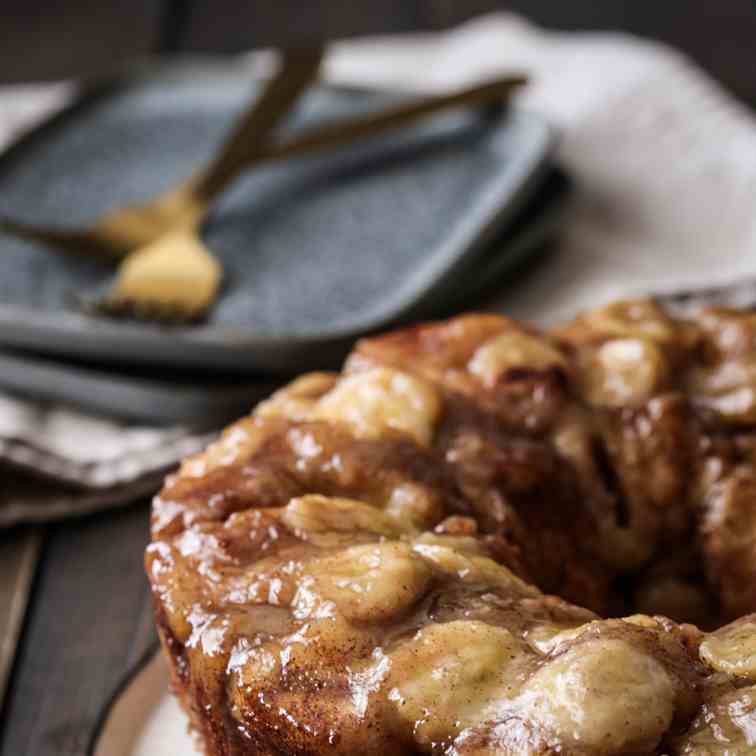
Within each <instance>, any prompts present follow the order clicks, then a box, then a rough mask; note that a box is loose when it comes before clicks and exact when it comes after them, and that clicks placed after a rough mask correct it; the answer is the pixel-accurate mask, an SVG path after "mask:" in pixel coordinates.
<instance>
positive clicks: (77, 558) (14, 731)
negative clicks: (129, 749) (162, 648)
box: [0, 502, 155, 756]
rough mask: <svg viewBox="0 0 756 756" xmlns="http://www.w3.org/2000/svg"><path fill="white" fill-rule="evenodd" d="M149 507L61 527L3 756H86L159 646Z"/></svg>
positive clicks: (42, 579)
mask: <svg viewBox="0 0 756 756" xmlns="http://www.w3.org/2000/svg"><path fill="white" fill-rule="evenodd" d="M147 540H148V507H147V504H146V502H145V503H143V504H139V505H136V506H134V507H132V508H129V509H126V510H122V511H115V512H111V513H107V514H104V515H98V516H95V517H90V518H87V519H84V520H76V521H71V522H68V523H64V524H60V525H57V526H53V527H51V528H50V529H49V535H48V539H47V542H46V544H45V547H44V549H43V553H42V558H41V561H40V564H39V568H38V575H37V579H36V583H35V586H34V593H33V599H32V602H31V606H30V609H29V613H28V616H27V620H26V626H25V630H24V634H23V638H22V641H21V644H20V646H19V652H18V656H17V659H16V664H15V667H14V670H13V674H12V677H11V685H10V689H9V692H8V696H7V699H6V703H5V708H4V712H3V717H2V731H1V732H0V754H2V755H3V756H80V755H81V754H83V749H84V748H85V746H86V742H87V738H88V737H89V733H90V732H91V730H92V728H93V725H94V723H95V721H96V718H97V715H98V713H99V711H100V709H101V707H102V705H103V703H104V702H105V701H106V699H107V697H108V695H109V694H110V693H111V691H112V690H113V689H114V687H115V685H116V684H117V683H118V681H119V680H120V678H121V677H122V676H123V674H124V673H125V672H126V670H127V669H128V668H129V667H130V666H131V665H132V664H133V663H134V662H135V661H136V660H137V659H139V657H140V656H141V655H142V654H143V653H144V651H145V650H146V648H147V647H148V646H149V645H150V644H151V643H153V642H154V640H155V634H154V629H153V623H152V613H151V606H150V599H149V592H148V588H147V581H146V578H145V576H144V568H143V566H142V555H143V551H144V547H145V545H146V543H147Z"/></svg>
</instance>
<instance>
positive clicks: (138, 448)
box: [0, 14, 756, 526]
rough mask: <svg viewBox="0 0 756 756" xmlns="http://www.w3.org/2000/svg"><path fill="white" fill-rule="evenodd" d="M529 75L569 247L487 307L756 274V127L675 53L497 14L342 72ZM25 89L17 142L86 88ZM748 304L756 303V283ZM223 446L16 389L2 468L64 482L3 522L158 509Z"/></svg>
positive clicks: (369, 56)
mask: <svg viewBox="0 0 756 756" xmlns="http://www.w3.org/2000/svg"><path fill="white" fill-rule="evenodd" d="M512 70H517V71H524V72H526V73H528V74H529V75H530V76H531V77H532V83H531V84H529V86H528V87H527V88H526V89H525V90H524V91H523V92H522V94H521V95H520V96H519V102H518V104H519V105H520V106H522V107H526V108H531V109H533V110H537V111H539V112H541V113H543V114H545V115H546V116H547V117H548V118H549V119H551V120H552V121H553V122H554V123H555V124H556V125H557V126H559V127H560V128H561V129H562V131H563V141H562V144H561V147H560V159H561V161H562V163H563V164H564V165H565V166H566V168H567V169H568V171H569V172H570V174H571V175H572V177H573V179H574V180H575V183H576V191H575V195H574V198H573V200H572V202H571V206H570V209H569V213H568V218H567V222H566V226H565V229H564V233H563V236H562V238H561V240H560V243H559V245H558V249H557V250H556V253H555V254H553V255H551V256H550V257H549V258H548V260H547V261H545V262H544V263H543V264H541V265H538V266H536V267H535V268H534V270H533V271H532V272H529V273H528V274H527V276H525V277H523V278H522V279H519V280H517V281H516V282H514V284H513V285H511V286H509V287H507V288H506V290H502V292H501V296H499V297H497V298H496V299H495V301H494V302H492V303H486V307H487V308H489V309H496V310H500V311H502V312H506V313H507V314H511V315H513V316H515V317H520V318H525V319H528V320H531V321H534V322H537V323H540V324H548V323H551V322H554V321H556V320H561V319H564V318H567V317H569V316H571V315H572V314H573V313H574V312H576V311H577V310H579V309H581V308H585V307H591V306H594V305H598V304H601V303H603V302H606V301H608V300H611V299H614V298H617V297H623V296H631V295H633V294H639V293H649V292H652V293H664V292H671V291H676V290H680V289H685V290H696V289H701V288H709V287H711V286H716V285H720V284H721V285H725V284H729V283H732V282H734V281H739V282H743V281H746V282H747V281H748V280H749V279H750V278H751V277H752V276H756V213H755V212H754V196H756V119H755V118H754V115H753V114H752V113H751V112H750V111H749V110H747V109H746V108H745V106H743V105H741V104H739V103H738V102H736V101H735V100H734V98H732V97H731V96H730V95H728V94H727V93H726V92H725V91H724V90H723V89H722V88H721V87H720V86H719V85H718V84H716V83H715V82H714V81H713V80H712V79H711V78H710V77H709V76H708V75H707V74H705V73H704V72H702V71H701V70H700V69H698V68H697V67H696V66H695V65H694V64H693V63H691V62H690V61H688V60H687V59H686V58H685V57H683V56H682V55H680V54H679V53H677V52H675V51H673V50H671V49H669V48H667V47H664V46H662V45H659V44H656V43H651V42H647V41H644V40H640V39H637V38H635V37H631V36H628V35H623V34H614V33H596V32H591V33H552V32H546V31H543V30H541V29H537V28H535V27H533V26H531V25H530V24H528V23H527V22H525V21H523V20H522V19H520V18H518V17H514V16H511V15H507V14H496V15H491V16H486V17H483V18H480V19H477V20H475V21H473V22H471V23H468V24H465V25H464V26H462V27H459V28H458V29H456V30H453V31H451V32H445V33H442V34H425V35H417V36H407V37H402V38H380V39H372V40H361V41H356V42H345V43H340V44H338V45H335V46H334V48H333V50H332V52H331V54H330V55H329V58H328V60H327V61H326V78H328V79H330V80H332V81H335V82H339V83H350V84H359V85H363V86H364V85H375V86H379V87H396V88H404V89H408V88H409V89H413V90H418V91H438V90H441V89H444V88H447V87H450V86H458V85H462V84H465V83H468V82H470V81H472V80H475V79H480V78H485V77H489V76H492V75H494V74H496V73H499V72H501V71H512ZM20 93H21V90H20V89H19V88H17V87H14V88H13V90H12V91H10V92H8V91H5V92H4V91H3V90H0V148H1V147H2V143H3V141H5V142H7V141H8V140H9V139H10V134H11V132H12V131H13V132H15V131H17V130H18V129H19V128H21V127H25V126H27V125H28V124H29V123H30V122H31V121H32V120H34V119H35V118H38V117H40V115H41V114H42V113H47V112H49V111H50V109H52V108H55V107H59V106H60V105H61V103H62V102H64V101H65V99H66V97H69V96H70V89H67V88H66V87H62V88H61V87H60V86H59V87H58V88H57V89H47V88H45V87H41V88H35V91H32V89H27V88H23V93H22V94H23V97H21V96H19V95H20ZM14 103H15V104H14ZM752 291H753V296H752V298H751V292H752ZM740 296H741V297H745V300H746V301H752V299H753V300H756V286H754V287H753V288H752V287H751V286H750V284H749V283H746V284H744V285H743V286H741V290H740ZM741 301H742V300H741ZM206 441H207V437H206V436H196V435H193V434H192V433H191V432H189V431H188V430H186V429H181V428H171V429H151V428H140V427H134V426H131V425H125V424H123V423H118V422H114V421H112V420H110V419H107V418H95V417H92V416H89V415H85V414H82V413H80V412H77V411H73V410H70V409H67V408H63V407H59V406H49V405H46V404H39V403H35V402H32V401H29V400H25V399H20V398H16V397H10V396H1V395H0V461H2V460H5V461H6V462H9V463H11V464H13V465H14V466H15V467H19V466H20V467H23V468H26V469H31V470H34V471H37V472H38V473H40V472H41V473H43V475H44V476H45V477H47V478H48V479H50V478H52V479H54V480H55V481H56V484H55V485H49V484H48V485H46V484H45V483H44V482H36V483H35V487H34V489H32V488H30V487H29V485H28V481H26V479H25V478H21V479H19V478H18V476H10V475H7V476H4V480H6V486H5V488H6V490H4V492H3V496H2V500H0V526H1V525H8V524H11V523H13V522H19V521H23V520H26V519H34V520H41V519H52V518H57V517H62V516H65V515H67V514H74V513H80V512H82V511H92V510H95V509H99V508H103V507H108V506H114V505H116V504H123V503H125V502H127V501H129V500H132V499H134V498H138V497H141V496H143V495H145V493H147V492H149V491H150V490H153V489H154V488H155V487H156V486H157V484H158V483H157V482H158V480H159V478H160V475H161V474H162V472H163V471H164V470H165V469H166V468H167V467H170V466H171V465H173V464H175V463H176V462H177V461H178V459H180V457H181V456H183V455H185V454H186V453H189V452H190V451H193V450H194V449H196V448H200V447H201V446H202V445H204V444H205V443H206ZM57 481H63V482H65V483H66V484H67V485H68V486H69V488H68V490H67V492H66V493H65V494H61V493H60V490H61V489H60V485H58V484H57ZM32 490H33V493H32Z"/></svg>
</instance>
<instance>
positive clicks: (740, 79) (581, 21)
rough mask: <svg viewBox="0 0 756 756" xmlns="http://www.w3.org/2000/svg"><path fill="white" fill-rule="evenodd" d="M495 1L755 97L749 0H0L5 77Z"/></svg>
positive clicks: (454, 18)
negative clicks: (611, 39)
mask: <svg viewBox="0 0 756 756" xmlns="http://www.w3.org/2000/svg"><path fill="white" fill-rule="evenodd" d="M497 8H506V9H512V10H515V11H518V12H520V13H523V14H524V15H526V16H529V17H530V18H532V19H534V20H536V21H538V22H541V23H544V24H546V25H548V26H552V27H557V28H565V29H571V28H585V29H623V30H627V31H632V32H635V33H637V34H642V35H645V36H649V37H654V38H657V39H661V40H665V41H667V42H670V43H672V44H674V45H676V46H677V47H680V48H681V49H683V50H685V51H686V52H688V53H689V54H690V55H691V56H692V57H693V58H695V59H696V60H697V61H698V62H699V63H701V64H702V65H703V66H704V67H706V68H707V69H708V70H709V71H711V72H712V73H713V74H714V76H716V77H717V78H718V79H720V80H721V81H722V82H724V83H725V84H726V85H727V86H728V87H729V88H730V89H731V90H732V91H734V92H736V93H737V94H738V95H739V96H740V97H741V98H743V99H744V100H746V101H748V102H749V103H751V104H756V2H754V0H661V1H659V0H656V2H649V0H635V1H634V2H630V1H629V0H600V1H599V0H512V1H510V2H502V1H501V0H498V2H497V0H369V1H367V0H366V1H365V2H359V0H331V1H330V2H329V0H257V2H249V1H247V2H244V1H243V0H242V1H235V0H128V2H118V1H117V0H110V2H108V1H107V0H106V1H105V2H102V0H46V1H45V2H40V1H39V0H36V1H35V0H0V80H1V79H5V80H11V79H12V80H19V79H26V78H36V77H43V78H44V77H51V76H53V77H54V76H65V75H68V74H71V73H77V72H79V71H81V70H82V69H85V70H91V69H92V68H94V69H102V68H108V67H112V66H117V65H118V64H119V63H120V62H122V61H123V60H124V59H125V58H128V57H129V56H133V55H142V54H148V53H154V52H156V51H159V50H167V49H170V50H177V49H184V50H185V49H187V48H188V49H211V50H213V49H244V48H249V47H254V46H259V45H267V44H271V42H276V43H281V42H287V43H289V44H301V43H303V42H306V41H307V40H310V39H314V38H320V37H322V36H324V35H327V36H328V37H342V36H345V35H349V34H363V33H366V32H377V31H386V32H390V31H397V30H403V29H418V28H425V29H436V28H443V27H445V26H449V25H451V24H454V23H457V22H459V21H461V20H463V19H465V18H468V17H470V16H473V15H476V14H478V13H481V12H485V11H489V10H494V9H497Z"/></svg>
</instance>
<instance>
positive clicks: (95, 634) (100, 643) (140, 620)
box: [0, 0, 756, 756]
mask: <svg viewBox="0 0 756 756" xmlns="http://www.w3.org/2000/svg"><path fill="white" fill-rule="evenodd" d="M35 5H40V3H35V2H29V1H28V0H0V10H2V13H3V23H4V25H5V22H6V20H7V19H12V18H13V13H14V12H15V13H16V20H19V19H20V23H21V24H22V25H23V23H27V24H28V27H29V29H30V32H29V33H30V34H32V38H33V39H35V40H38V41H40V44H35V45H34V47H35V48H36V50H39V51H41V52H40V54H41V55H44V54H45V53H44V51H45V50H46V49H47V51H48V54H50V55H52V56H56V55H57V56H60V59H61V60H63V59H65V60H71V58H70V51H66V50H63V49H61V48H60V46H59V45H60V42H61V40H64V39H66V37H67V35H66V34H61V30H60V24H59V19H55V18H52V17H50V18H47V17H46V16H43V14H41V13H39V12H37V11H36V10H35ZM41 5H45V3H42V4H41ZM48 5H49V3H48ZM52 5H55V6H56V8H57V4H52ZM183 5H184V7H185V8H186V7H189V6H192V7H193V8H194V10H193V13H194V15H193V16H190V17H186V18H184V19H183V26H181V28H179V27H175V28H174V27H171V26H170V25H169V26H166V23H167V21H170V18H169V17H166V15H165V13H164V9H163V8H161V7H160V4H159V3H158V2H157V0H139V2H136V3H133V4H129V5H128V11H126V6H125V5H124V6H123V8H121V6H120V4H117V3H116V4H107V3H106V4H99V5H98V4H92V3H91V2H89V1H88V0H70V2H68V3H66V8H67V9H69V10H70V8H78V9H79V11H80V12H76V11H75V10H70V12H68V13H67V14H65V15H66V19H67V22H68V23H73V22H74V21H75V20H76V19H79V20H80V21H81V23H83V24H89V26H90V27H92V33H91V34H89V35H85V38H84V39H83V40H82V44H83V47H82V46H81V45H79V47H80V50H79V52H80V53H81V54H84V53H85V52H86V54H87V55H89V56H91V55H98V54H99V55H102V56H108V57H109V58H111V59H117V58H118V57H119V55H124V54H132V53H133V52H134V50H132V49H130V48H129V40H130V39H131V36H134V37H135V36H136V34H137V32H138V33H139V34H141V35H142V36H141V37H139V39H140V40H141V42H139V44H140V45H141V46H142V47H141V49H155V47H156V46H159V44H158V40H159V39H162V41H163V42H162V44H163V45H164V46H165V45H168V46H170V47H173V48H174V49H180V48H181V47H182V46H186V45H190V46H193V47H203V46H204V47H209V48H214V47H217V46H218V45H219V44H220V43H221V41H225V42H228V41H229V40H230V41H231V43H232V46H233V45H237V46H238V45H239V44H242V42H243V41H244V40H248V37H246V36H245V38H244V40H240V39H238V38H237V37H234V36H233V35H231V36H229V34H230V31H234V30H235V29H240V28H245V25H246V28H249V25H248V24H247V23H246V22H247V21H255V23H257V24H259V23H261V22H262V23H263V26H264V27H266V28H265V29H264V30H263V32H262V33H263V35H268V36H270V35H273V36H280V35H283V34H285V33H287V32H286V30H287V29H293V28H294V27H296V26H297V24H300V25H303V24H306V23H309V22H308V19H310V21H311V20H312V16H311V14H309V15H308V13H307V12H306V10H307V7H309V6H308V4H307V3H303V5H302V10H303V13H302V14H301V15H299V16H297V17H291V15H285V14H282V13H280V12H278V13H277V12H275V8H274V7H273V6H266V8H268V7H270V8H271V11H270V13H269V14H267V15H266V16H265V17H264V18H263V17H260V16H259V13H258V15H255V10H254V8H255V7H257V6H258V5H259V4H254V3H251V4H241V3H239V4H237V6H236V7H237V11H238V13H225V14H224V13H216V12H214V9H215V8H217V7H218V6H217V4H214V3H210V2H209V0H208V2H203V1H202V0H197V2H195V3H184V4H183ZM69 6H70V8H69ZM95 6H96V8H97V9H98V10H97V12H96V13H93V12H92V9H94V8H95ZM335 6H339V3H336V4H335ZM347 6H348V4H347V5H344V8H346V9H347V10H346V11H345V12H348V7H347ZM388 6H389V7H388V10H389V11H391V12H394V13H397V14H401V18H399V17H398V18H397V25H398V26H406V25H407V24H413V23H415V24H416V25H421V26H425V27H428V26H431V27H433V26H442V25H446V24H449V23H452V22H454V21H455V20H458V19H459V18H460V17H462V16H465V15H469V14H470V13H471V12H473V11H474V10H490V9H492V8H494V7H511V8H514V9H516V10H519V11H521V12H524V13H526V14H529V15H531V16H534V17H535V18H536V19H537V20H538V21H540V22H541V23H546V24H548V25H551V26H557V27H561V28H573V27H576V28H624V29H628V30H631V31H634V32H637V33H641V34H646V35H649V36H654V37H657V38H659V39H663V40H665V41H668V42H672V43H673V44H676V45H677V46H679V47H681V48H683V49H685V50H686V51H687V52H688V53H689V54H691V55H692V56H693V57H694V58H696V59H697V60H698V61H699V62H700V63H701V64H702V65H703V66H705V67H706V68H708V70H709V71H710V72H711V73H713V75H714V76H716V77H717V78H719V79H720V80H721V81H722V82H724V83H725V84H726V85H727V86H729V87H730V89H731V90H732V91H734V92H735V93H737V94H738V95H739V96H740V97H741V98H742V99H743V100H745V101H747V102H749V103H751V104H756V45H755V44H754V42H753V40H754V39H756V3H754V2H753V0H721V2H719V3H711V2H710V0H669V2H665V3H627V2H625V1H624V0H606V1H605V2H603V3H596V2H594V0H575V1H574V2H571V3H556V2H553V0H513V1H512V2H496V0H469V2H466V3H464V4H463V3H461V2H459V3H455V2H454V1H453V0H412V1H408V2H398V1H397V2H391V3H389V4H388ZM463 6H464V7H463ZM172 7H173V8H174V10H176V9H179V10H180V9H181V7H182V3H181V2H179V3H173V4H172ZM375 7H376V8H378V5H376V6H375ZM381 7H382V8H383V10H382V12H384V13H385V12H387V10H386V7H385V6H381ZM9 9H10V11H9ZM106 9H112V10H113V12H115V13H116V14H118V13H121V12H122V15H123V14H125V15H124V19H123V21H122V22H120V21H117V22H114V21H113V19H112V18H110V20H108V19H107V18H104V15H103V14H105V13H106ZM245 9H246V10H245ZM37 10H39V9H37ZM58 10H60V8H58ZM210 11H212V12H210ZM203 13H204V14H205V15H202V14H203ZM245 14H247V16H249V14H252V16H251V17H249V18H248V17H247V16H245ZM408 14H409V15H408ZM43 18H46V20H47V21H48V22H49V23H48V24H47V27H49V32H50V34H49V44H47V45H46V44H42V43H41V42H43V41H44V38H45V29H46V28H47V27H46V25H45V21H44V20H43ZM245 18H246V21H245ZM203 19H204V20H203ZM156 25H157V26H156ZM161 25H162V26H161ZM159 26H160V27H161V28H157V27H159ZM388 26H389V27H390V26H391V24H388ZM252 28H255V27H254V25H253V27H252ZM294 31H296V30H295V29H294ZM145 34H146V35H147V37H145V36H144V35H145ZM130 35H131V36H130ZM150 35H152V36H150ZM15 42H17V43H18V45H20V46H19V47H18V49H16V48H15V47H14V43H15ZM55 45H58V46H57V47H56V46H55ZM87 46H89V47H90V48H91V49H89V50H87V49H85V48H87ZM2 47H3V49H2V50H0V64H1V65H0V69H2V70H4V71H5V72H6V75H7V76H8V77H12V76H13V75H17V74H16V73H15V69H13V68H12V67H11V68H9V66H11V64H13V65H16V64H17V63H18V61H19V55H21V54H26V53H27V52H28V47H29V37H26V38H22V37H20V36H18V35H16V36H15V37H14V38H12V39H7V40H4V44H3V46H2ZM14 50H15V51H14ZM147 519H148V505H147V503H146V502H144V503H142V504H138V505H135V506H133V507H131V508H128V509H125V510H121V511H117V512H113V513H109V514H105V515H99V516H96V517H91V518H88V519H86V520H79V521H74V522H69V523H64V524H60V525H56V526H53V527H51V528H49V529H47V531H46V533H45V542H44V546H43V551H42V559H41V562H40V565H39V568H38V572H37V578H36V582H35V585H34V591H33V595H32V600H31V604H30V607H29V611H28V614H27V619H26V625H25V629H24V634H23V640H22V643H21V646H20V650H19V654H18V657H17V659H16V664H15V667H14V670H13V675H12V680H11V688H10V693H9V695H8V698H7V701H6V705H5V708H4V710H3V712H2V717H1V720H0V755H1V756H80V755H81V754H82V749H83V748H84V745H85V741H86V738H87V736H88V734H89V732H90V731H91V728H92V726H93V724H94V721H95V719H96V716H97V714H98V712H99V710H100V708H101V706H102V704H103V701H104V700H105V698H106V696H107V695H108V693H109V692H110V691H111V690H112V689H113V688H114V686H115V685H116V683H117V682H118V680H119V679H120V678H121V677H122V675H123V674H124V672H125V671H126V670H127V669H128V668H129V667H130V666H131V665H132V664H133V663H134V661H135V660H137V659H138V658H139V657H140V655H141V654H142V653H143V652H144V650H145V649H146V648H147V647H148V646H149V645H150V644H151V643H152V642H153V640H154V630H153V628H152V620H151V614H150V604H149V596H148V590H147V583H146V580H145V577H144V573H143V568H142V552H143V549H144V546H145V544H146V542H147V531H148V523H147ZM17 536H18V532H17V531H16V532H13V531H12V532H10V533H7V534H4V535H2V536H0V549H3V548H4V547H5V545H6V544H7V543H8V542H9V541H8V539H11V538H15V537H17Z"/></svg>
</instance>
